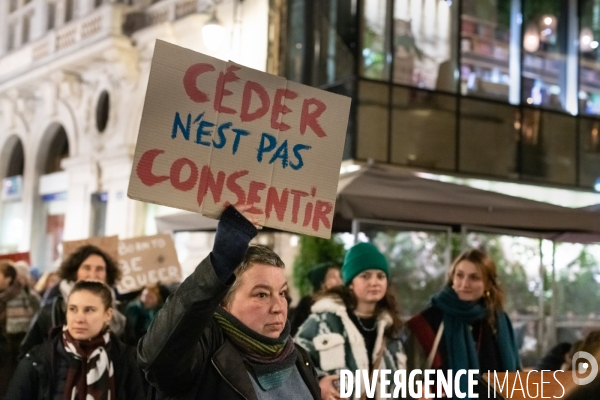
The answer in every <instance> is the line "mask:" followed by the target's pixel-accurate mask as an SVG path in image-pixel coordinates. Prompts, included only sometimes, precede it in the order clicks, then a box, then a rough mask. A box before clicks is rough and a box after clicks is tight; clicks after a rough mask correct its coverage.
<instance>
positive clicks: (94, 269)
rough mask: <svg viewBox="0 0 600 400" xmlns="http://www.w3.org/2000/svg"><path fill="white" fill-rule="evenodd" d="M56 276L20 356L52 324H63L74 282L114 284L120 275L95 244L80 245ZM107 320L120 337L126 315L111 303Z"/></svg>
mask: <svg viewBox="0 0 600 400" xmlns="http://www.w3.org/2000/svg"><path fill="white" fill-rule="evenodd" d="M58 275H59V276H60V278H61V281H60V282H59V283H58V285H56V286H55V287H54V288H52V289H51V293H50V296H49V298H48V299H47V304H46V306H44V307H42V308H41V309H40V311H38V313H37V314H36V315H35V317H34V319H33V321H32V323H31V326H30V327H29V331H28V332H27V335H26V336H25V339H24V340H23V343H22V344H21V349H20V357H21V358H22V357H23V356H24V355H25V354H26V353H27V352H28V351H29V350H30V349H31V348H33V347H34V346H36V345H38V344H41V343H42V342H43V341H44V340H45V339H46V338H47V337H48V332H49V331H50V329H51V328H53V327H55V326H63V325H64V324H65V321H66V299H67V297H69V294H70V293H71V290H72V289H73V286H74V285H75V282H79V281H82V280H91V281H98V282H102V283H106V284H107V285H108V286H109V287H111V288H112V287H113V286H114V285H115V283H116V282H117V281H118V280H119V278H120V276H121V271H120V270H119V266H118V265H117V263H116V262H115V261H114V260H113V259H112V258H111V257H110V256H109V255H108V254H107V253H105V252H104V251H102V250H101V249H99V248H98V247H96V246H92V245H86V246H81V247H79V248H78V249H77V250H76V251H75V252H74V253H72V254H71V255H69V257H67V258H66V259H65V261H63V263H62V264H61V265H60V268H59V269H58ZM113 301H114V302H113V311H112V313H111V315H112V318H111V320H110V328H111V330H112V332H113V333H114V334H116V335H117V336H121V335H122V334H123V332H124V331H125V316H124V315H123V314H121V313H120V312H119V310H117V309H116V308H115V307H114V305H115V303H116V301H115V300H114V298H113Z"/></svg>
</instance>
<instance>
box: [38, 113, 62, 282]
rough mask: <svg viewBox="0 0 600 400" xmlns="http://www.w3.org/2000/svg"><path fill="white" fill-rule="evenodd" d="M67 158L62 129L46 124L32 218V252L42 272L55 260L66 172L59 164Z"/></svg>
mask: <svg viewBox="0 0 600 400" xmlns="http://www.w3.org/2000/svg"><path fill="white" fill-rule="evenodd" d="M67 157H69V139H68V137H67V133H66V131H65V129H64V127H63V126H62V125H60V124H57V123H54V124H52V125H50V126H49V127H48V128H47V129H46V132H45V134H44V136H43V138H42V142H41V143H40V147H39V151H38V155H37V160H36V161H37V162H36V164H37V165H36V169H37V172H38V174H39V185H38V193H37V196H36V197H37V198H36V203H37V205H39V207H36V211H34V212H35V216H34V226H36V227H37V228H36V229H37V233H36V235H37V239H38V240H37V243H38V245H37V246H36V249H35V253H36V257H35V259H36V260H37V264H38V265H39V267H40V268H41V269H43V270H47V269H50V268H52V266H53V265H55V264H56V263H57V261H59V257H60V255H61V245H62V240H63V232H64V227H65V214H66V211H67V187H68V177H67V173H66V172H64V171H63V169H62V166H61V162H62V160H63V159H65V158H67Z"/></svg>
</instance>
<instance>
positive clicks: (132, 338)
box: [126, 284, 164, 344]
mask: <svg viewBox="0 0 600 400" xmlns="http://www.w3.org/2000/svg"><path fill="white" fill-rule="evenodd" d="M163 292H164V290H163ZM163 303H164V300H163V294H162V293H161V288H160V286H159V285H158V284H153V285H148V286H146V287H145V288H144V289H143V290H142V293H141V294H140V296H139V298H138V299H137V300H134V301H132V302H131V303H129V305H127V326H128V332H127V341H126V342H127V343H129V344H137V342H138V341H139V340H140V338H141V337H142V336H144V335H145V334H146V331H148V327H149V326H150V323H151V322H152V320H153V319H154V317H155V316H156V314H157V313H158V311H160V309H161V308H162V306H163Z"/></svg>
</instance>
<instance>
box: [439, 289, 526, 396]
mask: <svg viewBox="0 0 600 400" xmlns="http://www.w3.org/2000/svg"><path fill="white" fill-rule="evenodd" d="M431 303H432V305H433V306H434V307H437V308H439V309H440V310H442V312H443V313H444V319H443V321H444V334H443V337H444V344H445V345H446V361H447V362H448V366H449V368H450V369H451V370H452V371H454V372H456V371H457V370H460V369H479V358H478V355H477V350H476V349H475V340H473V333H472V332H471V329H470V328H469V326H470V325H472V324H473V323H474V322H476V321H479V320H482V319H484V318H485V317H486V315H487V310H486V308H485V307H484V306H483V305H481V304H479V303H473V302H468V301H462V300H460V299H459V298H458V295H457V294H456V292H455V291H454V290H453V289H452V288H451V287H450V286H446V287H445V288H444V290H442V291H441V292H440V293H438V294H437V295H436V296H435V297H433V299H432V300H431ZM496 323H497V327H496V328H497V332H496V340H497V341H498V348H499V350H500V361H501V363H502V369H503V370H506V371H516V370H518V369H519V355H518V354H519V352H518V349H517V343H516V341H515V337H514V332H513V330H512V326H511V324H510V321H509V319H508V316H507V315H506V314H505V313H504V312H498V313H497V315H496ZM467 384H468V381H467V377H466V375H463V376H462V377H461V380H460V389H461V391H462V392H464V393H467V388H468V385H467Z"/></svg>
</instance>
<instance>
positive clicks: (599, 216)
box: [336, 166, 600, 243]
mask: <svg viewBox="0 0 600 400" xmlns="http://www.w3.org/2000/svg"><path fill="white" fill-rule="evenodd" d="M592 210H594V207H586V208H585V209H572V208H567V207H561V206H556V205H552V204H548V203H543V202H538V201H534V200H528V199H524V198H520V197H514V196H508V195H504V194H501V193H496V192H490V191H487V190H480V189H475V188H471V187H468V186H463V185H457V184H452V183H446V182H440V181H434V180H430V179H424V178H420V177H417V176H415V175H413V174H409V173H404V172H399V171H394V170H392V169H387V168H384V167H380V166H370V167H365V168H362V169H360V170H358V171H355V172H351V173H348V174H344V175H342V176H341V177H340V182H339V186H338V198H337V203H336V214H337V215H338V216H339V217H341V218H342V219H343V220H346V221H350V220H352V219H376V220H386V221H401V222H417V223H430V224H436V225H449V226H452V227H454V228H457V229H460V227H461V226H462V225H471V226H485V227H490V228H499V229H511V230H521V231H530V232H538V233H543V236H544V237H546V238H548V239H557V240H560V241H577V242H579V241H581V242H584V243H589V242H597V241H600V213H597V212H593V211H592ZM339 222H340V221H338V224H339Z"/></svg>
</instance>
